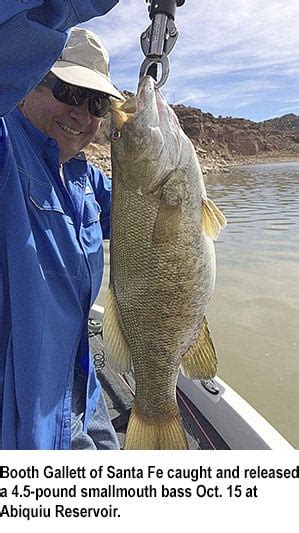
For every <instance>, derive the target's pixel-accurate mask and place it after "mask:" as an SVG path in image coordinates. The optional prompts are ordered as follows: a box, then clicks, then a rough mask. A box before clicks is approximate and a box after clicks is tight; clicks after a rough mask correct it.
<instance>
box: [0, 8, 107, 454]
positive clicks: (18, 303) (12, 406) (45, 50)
mask: <svg viewBox="0 0 299 533" xmlns="http://www.w3.org/2000/svg"><path fill="white" fill-rule="evenodd" d="M116 3H117V0H46V1H44V0H26V2H24V1H17V0H4V2H3V0H2V5H1V13H0V42H1V44H2V49H1V61H0V116H2V118H0V449H1V448H2V449H68V448H69V447H70V439H71V427H70V418H71V398H72V387H73V379H74V367H75V366H77V367H79V368H80V370H81V372H84V373H85V375H86V383H87V386H86V412H85V419H84V424H85V427H86V425H87V422H88V418H89V416H90V414H91V413H92V412H93V410H94V408H95V404H96V402H97V399H98V396H99V394H100V387H99V384H98V382H97V380H96V376H95V371H94V366H93V363H92V360H91V357H90V354H89V348H88V335H87V318H88V311H89V309H90V305H91V304H92V303H93V301H94V299H95V297H96V295H97V293H98V290H99V287H100V283H101V279H102V271H103V250H102V239H103V236H104V238H108V236H109V213H110V181H109V180H108V179H107V178H106V177H105V176H104V175H103V174H102V173H101V172H100V171H99V170H96V169H95V168H93V167H92V166H91V165H89V164H87V163H86V161H85V159H84V158H83V157H82V156H81V157H80V155H78V156H77V157H74V158H72V159H71V160H70V161H69V162H68V163H66V164H65V165H64V176H65V186H64V185H63V183H62V180H61V177H60V175H59V153H58V146H57V142H56V141H55V140H54V139H51V138H48V137H47V136H46V135H45V134H44V133H42V132H41V131H40V130H38V129H37V128H36V127H35V126H33V124H32V123H31V122H30V121H29V120H27V118H25V117H24V116H23V114H22V113H21V112H20V111H19V110H18V109H17V108H16V105H17V103H18V102H19V101H20V100H21V99H22V98H23V97H24V96H25V95H26V94H27V93H28V92H29V91H30V90H31V89H32V88H33V87H35V86H36V85H37V84H38V82H39V81H40V80H41V79H42V78H43V77H44V75H45V74H46V73H47V72H48V71H49V69H50V68H51V66H52V64H53V63H54V62H55V61H56V59H57V58H58V57H59V55H60V53H61V51H62V49H63V47H64V45H65V42H66V39H67V30H68V29H69V28H70V27H72V26H75V25H76V24H77V23H79V22H83V21H85V20H88V19H90V18H92V17H94V16H98V15H103V14H104V13H106V12H107V11H108V10H109V9H111V8H112V7H113V6H114V5H115V4H116ZM24 43H26V46H24ZM99 220H100V222H101V224H99Z"/></svg>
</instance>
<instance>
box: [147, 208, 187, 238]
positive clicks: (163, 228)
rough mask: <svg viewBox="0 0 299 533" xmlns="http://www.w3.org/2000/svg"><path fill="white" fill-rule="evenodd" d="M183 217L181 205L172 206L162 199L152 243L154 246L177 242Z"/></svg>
mask: <svg viewBox="0 0 299 533" xmlns="http://www.w3.org/2000/svg"><path fill="white" fill-rule="evenodd" d="M181 215H182V207H181V203H179V204H176V205H170V204H169V203H168V202H167V201H166V199H165V198H163V197H162V198H161V200H160V206H159V210H158V214H157V218H156V221H155V226H154V231H153V237H152V242H153V243H154V244H166V243H171V242H175V241H176V240H177V237H178V232H179V226H180V222H181Z"/></svg>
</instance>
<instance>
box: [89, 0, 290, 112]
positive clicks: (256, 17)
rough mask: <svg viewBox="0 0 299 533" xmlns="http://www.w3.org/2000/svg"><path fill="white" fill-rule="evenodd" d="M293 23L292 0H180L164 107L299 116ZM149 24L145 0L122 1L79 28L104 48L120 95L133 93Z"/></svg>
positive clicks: (165, 86)
mask: <svg viewBox="0 0 299 533" xmlns="http://www.w3.org/2000/svg"><path fill="white" fill-rule="evenodd" d="M298 21H299V2H298V0H213V1H212V0H202V1H200V0H186V1H185V4H184V5H183V6H182V7H180V8H178V9H177V13H176V24H177V27H178V29H179V32H180V36H179V39H178V41H177V43H176V46H175V49H174V50H173V51H172V52H171V54H170V75H169V79H168V81H167V82H166V84H165V85H164V87H163V89H162V91H163V93H164V95H165V96H166V98H167V100H168V102H169V103H171V104H172V103H176V104H177V103H181V104H184V105H186V106H188V105H189V106H193V107H198V108H200V109H202V111H204V112H210V113H213V115H215V116H218V115H222V116H234V117H244V118H249V119H251V120H255V121H260V120H265V119H268V118H272V117H274V116H281V115H284V114H286V113H296V114H299V90H298V89H299V76H298V74H299V22H298ZM148 25H149V18H148V13H147V4H146V3H145V1H144V0H120V2H119V4H118V5H117V6H116V7H115V8H114V9H112V11H110V12H109V13H108V15H106V16H104V17H100V18H96V19H93V20H92V21H90V22H88V23H86V24H85V26H86V27H87V28H89V29H90V30H93V31H94V32H96V33H97V34H98V35H99V36H100V37H101V39H102V41H103V43H104V45H105V46H106V48H107V49H108V52H109V55H110V71H111V76H112V79H113V81H114V83H115V84H116V85H117V86H118V87H119V88H120V89H121V90H124V89H127V90H130V91H136V87H137V83H138V76H139V69H140V65H141V62H142V61H143V59H144V56H143V53H142V51H141V47H140V42H139V38H140V34H141V32H142V31H143V30H144V29H145V28H146V27H147V26H148Z"/></svg>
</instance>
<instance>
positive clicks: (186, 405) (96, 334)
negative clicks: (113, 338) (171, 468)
mask: <svg viewBox="0 0 299 533" xmlns="http://www.w3.org/2000/svg"><path fill="white" fill-rule="evenodd" d="M101 331H102V328H101V323H100V322H98V321H96V320H94V319H91V320H90V321H89V340H90V347H91V350H92V353H93V356H94V361H95V365H96V370H97V375H98V378H99V380H100V382H101V384H102V387H103V391H104V395H105V400H106V404H107V407H108V410H109V413H110V417H111V420H112V423H113V425H114V428H115V430H116V433H117V436H118V439H119V443H120V447H121V449H123V447H124V439H125V433H126V427H127V423H128V418H129V414H130V409H131V407H132V403H133V400H134V389H135V383H134V378H133V376H132V375H131V374H125V375H120V374H117V373H116V372H115V371H113V370H112V369H111V368H110V367H109V366H108V365H107V364H106V363H105V353H104V346H103V339H102V333H101ZM177 400H178V405H179V408H180V412H181V417H182V420H183V423H184V427H185V430H186V434H187V439H188V444H189V448H190V449H191V450H200V449H203V450H211V449H214V450H225V449H229V447H228V446H227V444H226V443H225V441H224V440H223V439H222V438H221V437H220V435H219V434H218V433H217V432H216V431H215V429H214V428H213V427H212V426H211V424H209V422H208V421H207V420H206V418H205V417H204V416H203V415H202V413H200V411H199V410H198V409H197V408H196V407H195V406H194V405H193V404H192V402H190V400H189V399H188V398H187V397H186V396H185V395H184V394H183V392H182V391H181V390H180V389H179V388H177Z"/></svg>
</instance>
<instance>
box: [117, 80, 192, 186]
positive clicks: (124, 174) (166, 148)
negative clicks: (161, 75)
mask: <svg viewBox="0 0 299 533" xmlns="http://www.w3.org/2000/svg"><path fill="white" fill-rule="evenodd" d="M182 135H183V132H182V130H181V127H180V125H179V121H178V119H177V116H176V115H175V113H174V111H173V110H172V109H171V108H170V107H169V106H168V104H167V102H166V100H165V98H164V97H163V96H162V95H161V93H160V92H159V91H158V90H157V89H156V88H155V83H154V80H153V78H152V77H151V76H145V77H144V78H142V80H141V82H140V84H139V87H138V91H137V96H133V97H131V98H130V99H128V100H127V101H126V102H125V103H123V104H120V105H119V106H118V107H117V108H115V109H114V110H113V112H112V134H111V152H112V165H113V179H121V180H122V182H123V184H124V185H125V186H126V187H128V188H129V189H131V190H134V191H136V192H138V193H139V194H141V195H143V194H157V193H158V192H159V190H160V189H161V187H162V185H163V184H164V183H165V182H166V181H167V179H168V177H169V176H170V175H171V174H172V172H174V171H175V170H176V168H177V167H178V164H179V161H180V155H181V151H182ZM115 170H116V171H115Z"/></svg>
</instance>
